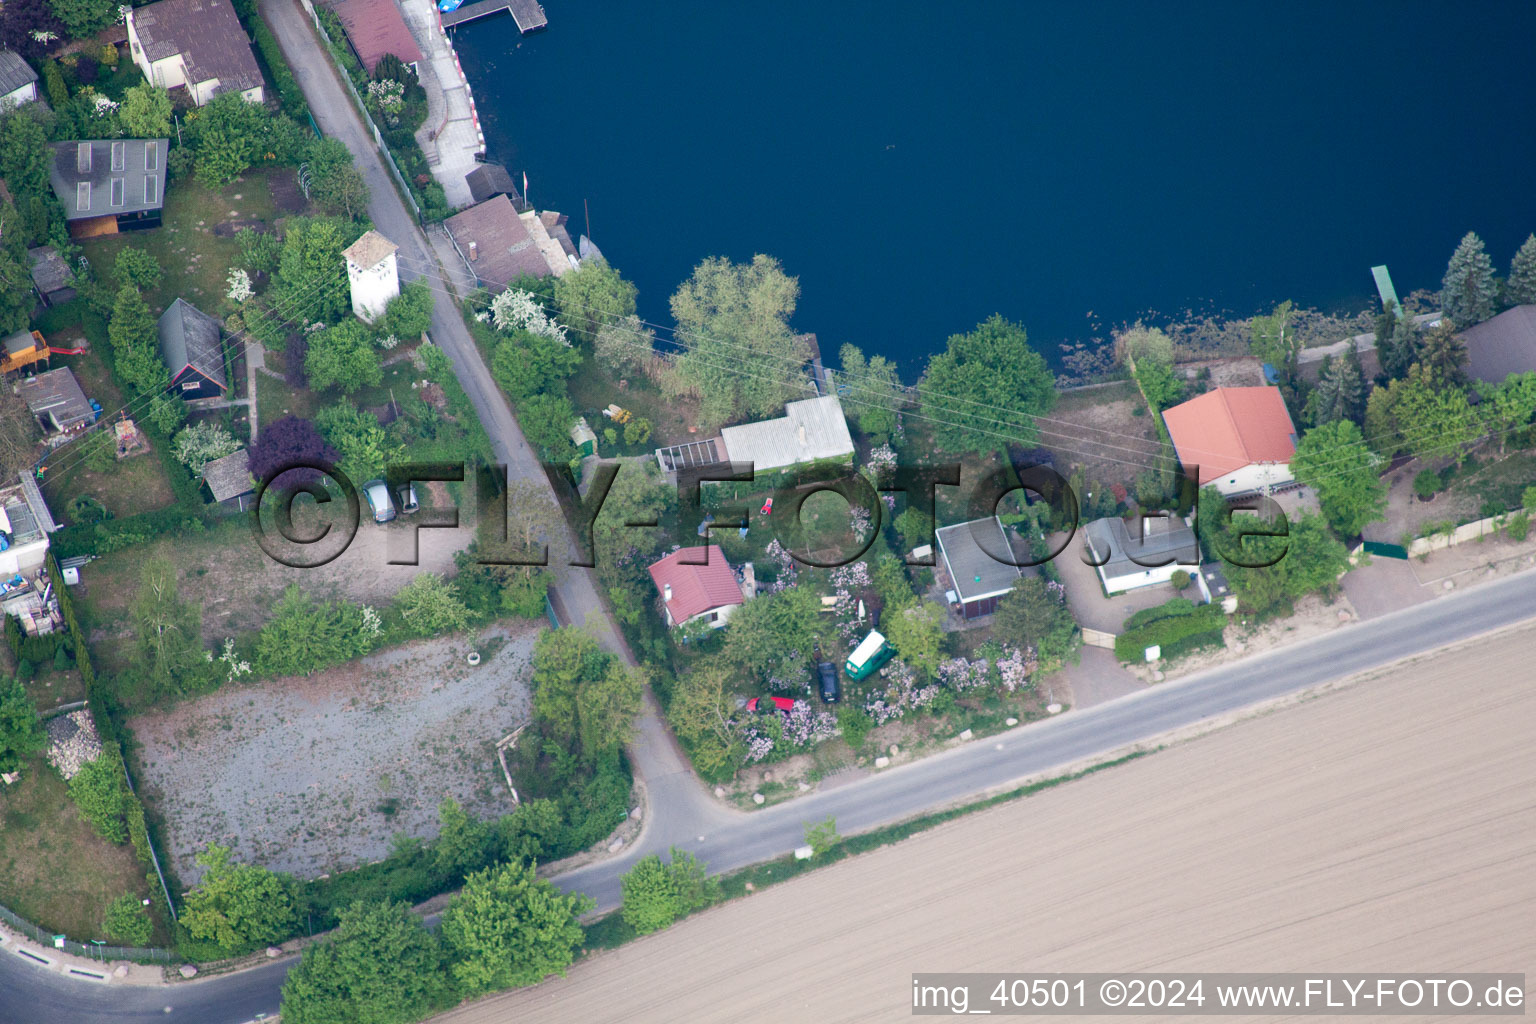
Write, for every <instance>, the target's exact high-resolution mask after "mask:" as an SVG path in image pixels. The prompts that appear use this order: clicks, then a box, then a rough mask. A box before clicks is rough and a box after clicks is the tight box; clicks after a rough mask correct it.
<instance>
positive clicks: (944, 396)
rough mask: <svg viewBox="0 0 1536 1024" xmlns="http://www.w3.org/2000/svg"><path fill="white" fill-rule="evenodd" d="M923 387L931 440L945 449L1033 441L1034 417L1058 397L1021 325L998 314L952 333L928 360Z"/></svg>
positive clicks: (966, 449)
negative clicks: (931, 424)
mask: <svg viewBox="0 0 1536 1024" xmlns="http://www.w3.org/2000/svg"><path fill="white" fill-rule="evenodd" d="M922 390H923V403H922V408H923V415H924V416H926V417H928V418H929V419H930V420H933V421H934V427H933V438H934V442H935V443H936V444H937V445H938V446H939V448H941V449H942V450H944V451H949V452H984V451H992V450H994V449H996V448H998V447H1000V446H1001V445H1003V444H1005V443H1010V442H1011V443H1014V444H1020V445H1024V446H1029V445H1032V444H1034V443H1035V441H1036V439H1037V438H1038V437H1039V429H1038V426H1037V424H1036V422H1035V419H1034V418H1035V417H1036V416H1040V415H1044V414H1046V413H1048V412H1050V411H1051V409H1052V407H1053V406H1054V405H1055V403H1056V391H1055V378H1054V377H1053V376H1052V375H1051V370H1050V367H1049V366H1047V365H1046V362H1045V359H1044V358H1043V357H1042V356H1041V355H1040V353H1038V352H1036V351H1035V350H1034V349H1032V348H1030V347H1029V339H1028V336H1027V335H1026V334H1025V333H1024V328H1023V327H1022V326H1020V325H1019V324H1016V323H1013V322H1012V321H1010V320H1005V319H1003V318H1002V316H1000V315H996V314H994V315H993V316H992V317H991V318H990V319H988V320H986V321H984V322H983V323H981V324H979V325H977V327H976V329H975V330H974V331H972V332H971V333H969V334H956V335H953V336H951V337H950V339H949V344H948V346H947V347H946V349H945V351H943V352H941V353H939V354H937V355H935V356H933V357H931V358H930V359H929V360H928V372H927V373H926V374H925V376H924V379H923V385H922Z"/></svg>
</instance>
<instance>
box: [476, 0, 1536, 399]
mask: <svg viewBox="0 0 1536 1024" xmlns="http://www.w3.org/2000/svg"><path fill="white" fill-rule="evenodd" d="M545 9H546V11H547V12H548V15H549V20H550V28H549V30H548V31H547V32H545V33H543V34H541V35H537V36H532V37H528V38H519V37H518V35H517V31H516V28H515V27H514V25H513V23H512V21H511V19H510V18H508V17H505V16H499V17H497V18H495V19H493V20H489V21H485V22H481V23H477V24H471V25H469V26H466V27H464V28H461V29H459V30H458V31H457V35H456V45H457V47H458V51H459V54H460V57H461V60H462V62H463V65H464V68H465V70H466V72H467V73H468V75H469V78H470V81H471V82H472V83H473V85H474V89H475V94H476V99H477V103H478V106H479V109H480V113H481V117H482V120H483V122H484V128H485V133H486V138H487V140H488V145H489V147H490V151H491V156H492V158H494V159H499V160H501V161H503V162H505V163H506V164H507V165H508V166H509V167H510V168H511V169H512V172H513V175H514V177H516V178H518V179H519V180H521V174H522V172H523V171H525V170H526V171H527V174H528V178H529V182H530V192H531V199H532V200H533V202H534V203H535V204H536V205H537V206H539V207H540V208H547V209H557V210H561V211H563V212H565V213H567V214H569V215H570V217H571V228H572V232H571V233H572V236H573V237H574V236H575V235H576V234H577V233H580V232H583V231H585V230H586V225H585V223H584V219H585V218H584V215H583V210H582V203H583V200H585V201H586V202H587V203H588V206H589V207H590V211H591V222H590V223H591V234H592V237H593V239H594V240H595V241H596V242H597V243H598V245H599V246H601V248H602V249H603V251H604V253H605V254H606V255H607V256H608V258H609V259H610V260H611V261H612V262H613V263H614V264H615V265H616V266H618V267H619V268H620V269H621V270H622V271H623V272H624V274H625V275H626V276H627V277H629V278H631V279H632V280H634V281H635V282H636V283H637V285H638V286H639V288H640V305H641V315H642V316H644V317H646V318H647V319H651V320H656V321H659V322H663V323H668V324H670V322H671V318H670V316H669V315H668V312H667V299H668V297H669V296H670V295H671V293H672V292H673V290H674V289H675V288H676V287H677V285H678V283H679V282H680V281H682V280H683V279H684V278H685V277H687V275H688V274H689V273H690V271H691V270H692V268H693V266H694V265H695V264H696V263H697V262H698V261H699V260H700V259H702V258H703V257H705V256H710V255H725V256H729V257H731V258H733V259H746V258H749V257H750V256H751V255H752V254H753V253H754V252H765V253H770V254H772V255H774V256H777V257H779V258H780V259H781V260H782V261H783V263H784V266H785V268H786V269H787V270H788V271H789V272H790V273H792V274H796V275H798V276H799V278H800V285H801V293H802V295H801V301H800V306H799V311H798V313H797V314H796V316H795V320H794V323H795V326H796V327H797V328H799V329H801V330H807V331H815V332H816V333H817V334H818V335H819V336H820V339H821V342H822V348H823V350H824V351H826V352H828V353H829V355H832V354H835V352H836V350H837V347H838V345H840V344H841V343H843V342H845V341H852V342H855V343H856V344H858V345H860V346H862V347H863V348H865V349H866V350H867V351H872V352H880V353H883V354H886V355H888V356H891V357H893V358H898V359H900V360H901V361H902V363H903V365H904V367H905V368H906V370H907V373H908V376H909V378H910V377H912V376H915V373H916V371H917V370H918V369H919V368H920V366H921V364H922V360H923V359H924V358H925V357H926V355H927V353H928V352H930V351H932V350H934V349H936V348H939V347H941V346H942V345H943V343H944V339H945V338H946V337H947V336H948V335H949V334H951V333H954V332H956V331H962V330H966V329H968V328H969V327H970V326H972V325H974V324H975V323H976V322H977V321H979V320H981V319H983V318H985V317H986V316H988V315H989V314H991V313H993V312H995V311H1000V312H1002V313H1004V314H1005V315H1007V316H1009V317H1012V318H1015V319H1017V320H1020V321H1022V322H1023V323H1024V324H1025V325H1026V326H1027V327H1028V329H1029V331H1030V335H1031V338H1032V339H1033V341H1034V343H1035V345H1036V347H1038V348H1040V349H1041V350H1042V351H1045V352H1047V353H1048V354H1052V353H1054V351H1055V348H1056V344H1057V343H1058V342H1060V341H1063V340H1078V339H1082V338H1087V337H1089V336H1092V335H1095V334H1101V335H1102V334H1104V333H1105V332H1106V330H1107V328H1109V327H1110V326H1113V325H1114V324H1116V323H1119V322H1122V321H1126V320H1129V319H1134V318H1135V317H1137V316H1140V315H1147V314H1176V313H1178V312H1179V311H1181V310H1184V309H1186V308H1190V307H1194V308H1197V309H1218V310H1221V309H1225V310H1231V311H1235V312H1239V313H1249V312H1253V311H1256V310H1258V309H1261V308H1267V307H1268V306H1269V305H1270V304H1272V303H1273V302H1275V301H1278V300H1280V299H1285V298H1291V299H1294V300H1296V301H1297V302H1298V303H1300V304H1303V305H1309V306H1318V307H1323V308H1350V309H1360V308H1364V307H1365V305H1366V304H1367V303H1368V302H1371V301H1373V297H1374V289H1373V286H1372V283H1371V276H1370V267H1371V266H1372V265H1373V264H1377V263H1386V264H1388V265H1389V267H1390V268H1391V270H1392V274H1393V277H1394V280H1395V282H1396V284H1397V288H1398V291H1399V292H1400V293H1402V294H1407V293H1408V292H1409V291H1411V290H1413V289H1414V288H1419V287H1438V285H1439V280H1440V276H1441V274H1442V273H1443V272H1444V268H1445V261H1446V259H1447V258H1448V257H1449V255H1450V253H1451V250H1452V249H1453V248H1454V246H1455V244H1456V242H1457V240H1458V239H1459V238H1460V237H1461V235H1462V234H1463V233H1465V232H1466V231H1468V230H1475V231H1477V232H1478V233H1479V234H1481V235H1482V237H1483V238H1484V240H1485V241H1487V243H1488V246H1489V249H1490V252H1491V253H1492V255H1493V257H1494V260H1495V262H1496V263H1497V264H1498V265H1499V267H1500V272H1501V273H1503V272H1505V271H1506V270H1507V267H1508V261H1509V258H1510V256H1511V255H1512V254H1513V252H1514V249H1515V248H1516V247H1517V246H1518V245H1519V242H1520V241H1521V240H1522V239H1524V238H1525V236H1526V235H1527V234H1528V233H1529V232H1530V231H1532V230H1533V229H1536V187H1533V184H1536V131H1533V130H1532V127H1533V115H1536V70H1533V61H1532V53H1533V51H1532V48H1531V47H1532V40H1533V39H1536V4H1532V3H1502V4H1492V5H1487V6H1483V5H1467V4H1450V3H1428V2H1400V3H1393V4H1384V3H1377V4H1336V3H1286V4H1283V5H1282V4H1268V5H1261V4H1256V3H1224V4H1196V3H1180V4H1148V3H1135V4H1130V3H1087V4H1044V3H991V4H969V5H968V4H934V3H926V4H918V3H909V2H900V0H895V2H882V3H879V4H875V3H868V2H849V3H815V4H813V3H808V2H801V0H775V2H773V3H753V4H746V3H720V2H711V3H698V2H674V3H667V4H641V3H611V2H605V3H598V2H593V0H545Z"/></svg>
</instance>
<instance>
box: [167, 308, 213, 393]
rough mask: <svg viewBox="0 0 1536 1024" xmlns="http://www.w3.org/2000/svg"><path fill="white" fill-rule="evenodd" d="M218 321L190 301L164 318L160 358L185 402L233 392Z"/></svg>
mask: <svg viewBox="0 0 1536 1024" xmlns="http://www.w3.org/2000/svg"><path fill="white" fill-rule="evenodd" d="M220 330H221V327H220V324H219V322H218V321H217V320H215V319H214V318H213V317H211V316H209V315H208V314H207V313H204V312H203V311H202V310H200V309H198V308H197V307H196V306H194V305H192V304H191V303H190V302H188V301H187V300H186V299H177V300H176V301H175V302H173V303H171V305H170V308H169V309H167V310H166V311H165V312H164V313H163V314H162V315H161V317H160V324H159V332H160V358H162V359H164V360H165V365H166V366H167V367H168V368H169V369H170V371H171V386H170V390H171V391H172V392H174V393H176V394H179V395H180V396H181V397H182V398H185V399H187V400H189V401H190V400H193V399H198V398H222V397H223V395H224V392H226V391H228V390H229V378H228V377H227V376H225V373H224V345H223V343H222V342H221V341H220V340H219V333H220Z"/></svg>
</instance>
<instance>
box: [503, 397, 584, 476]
mask: <svg viewBox="0 0 1536 1024" xmlns="http://www.w3.org/2000/svg"><path fill="white" fill-rule="evenodd" d="M517 422H518V425H519V426H520V427H522V428H523V436H525V437H526V438H527V439H528V445H529V447H530V448H532V449H533V450H534V451H537V452H539V453H540V455H541V456H542V457H543V458H544V459H546V460H547V461H549V462H563V461H565V460H566V459H569V458H570V457H571V456H572V455H574V454H575V453H576V445H575V444H574V443H573V442H572V441H571V424H572V423H574V422H576V410H575V409H574V408H573V407H572V406H571V400H570V399H569V398H566V397H565V396H564V395H548V394H538V395H529V396H528V397H527V398H524V399H522V400H521V401H519V402H518V403H517Z"/></svg>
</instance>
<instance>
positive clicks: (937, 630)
mask: <svg viewBox="0 0 1536 1024" xmlns="http://www.w3.org/2000/svg"><path fill="white" fill-rule="evenodd" d="M881 628H882V629H883V630H884V632H885V638H886V639H887V640H888V641H890V644H891V646H892V647H894V648H896V653H897V654H899V655H900V656H901V660H902V661H904V662H906V663H907V664H908V665H911V666H912V667H913V668H915V669H918V670H919V671H921V672H922V673H923V674H924V675H926V676H929V677H930V678H931V677H933V676H934V675H936V674H937V673H938V671H939V662H940V661H942V660H943V658H944V646H945V640H946V634H945V632H944V610H943V609H942V608H940V607H939V606H938V605H936V604H933V603H931V602H925V603H923V604H919V605H916V606H914V607H911V608H904V609H902V610H901V611H899V612H897V613H895V614H893V615H889V616H887V617H886V618H885V619H884V621H883V622H882V623H881Z"/></svg>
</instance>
